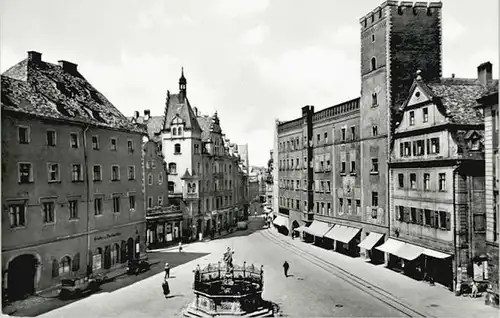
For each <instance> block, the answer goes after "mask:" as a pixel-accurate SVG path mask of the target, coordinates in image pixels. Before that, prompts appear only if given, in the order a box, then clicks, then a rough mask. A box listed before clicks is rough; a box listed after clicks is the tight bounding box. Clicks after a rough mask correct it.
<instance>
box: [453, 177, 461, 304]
mask: <svg viewBox="0 0 500 318" xmlns="http://www.w3.org/2000/svg"><path fill="white" fill-rule="evenodd" d="M457 169H458V168H455V169H454V170H453V248H454V252H455V261H454V268H455V279H454V283H455V296H460V289H461V287H460V284H459V282H460V279H459V277H458V274H459V273H458V260H460V249H459V248H457V213H456V211H457V210H456V194H455V186H456V175H457Z"/></svg>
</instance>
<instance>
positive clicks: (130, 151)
mask: <svg viewBox="0 0 500 318" xmlns="http://www.w3.org/2000/svg"><path fill="white" fill-rule="evenodd" d="M129 142H130V143H131V145H132V146H131V147H130V148H129V147H128V143H129ZM134 151H135V147H134V141H133V140H132V139H127V152H128V153H134Z"/></svg>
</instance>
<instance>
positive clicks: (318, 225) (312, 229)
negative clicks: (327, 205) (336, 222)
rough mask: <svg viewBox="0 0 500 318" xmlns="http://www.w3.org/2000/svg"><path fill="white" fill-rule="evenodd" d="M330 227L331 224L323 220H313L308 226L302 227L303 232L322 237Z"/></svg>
mask: <svg viewBox="0 0 500 318" xmlns="http://www.w3.org/2000/svg"><path fill="white" fill-rule="evenodd" d="M330 229H331V226H330V225H328V224H327V223H325V222H320V221H313V222H312V223H311V225H310V226H309V227H307V228H305V229H304V232H306V233H307V234H310V235H314V236H318V237H323V236H325V234H326V232H328V231H330Z"/></svg>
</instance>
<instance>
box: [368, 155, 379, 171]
mask: <svg viewBox="0 0 500 318" xmlns="http://www.w3.org/2000/svg"><path fill="white" fill-rule="evenodd" d="M370 172H371V173H378V158H372V169H371V170H370Z"/></svg>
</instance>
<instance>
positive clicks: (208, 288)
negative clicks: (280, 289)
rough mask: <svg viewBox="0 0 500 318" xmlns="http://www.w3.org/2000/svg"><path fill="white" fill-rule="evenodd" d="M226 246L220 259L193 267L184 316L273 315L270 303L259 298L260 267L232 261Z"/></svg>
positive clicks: (229, 250)
mask: <svg viewBox="0 0 500 318" xmlns="http://www.w3.org/2000/svg"><path fill="white" fill-rule="evenodd" d="M233 255H234V251H233V250H231V249H230V248H229V247H228V248H227V251H226V252H225V253H224V255H223V257H222V262H220V261H219V262H218V263H217V264H208V265H207V266H205V267H204V268H201V267H200V265H197V266H196V269H195V270H194V284H193V289H194V295H195V299H194V301H193V302H192V303H191V304H190V305H189V306H188V308H187V309H186V310H185V311H184V316H186V317H215V316H240V317H273V315H274V309H273V308H274V307H273V305H272V304H271V303H270V302H268V301H265V300H263V299H262V290H263V287H264V270H263V266H262V265H261V266H260V268H258V267H256V266H254V265H253V264H252V265H250V266H247V264H246V262H243V265H242V266H240V265H235V264H233Z"/></svg>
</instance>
